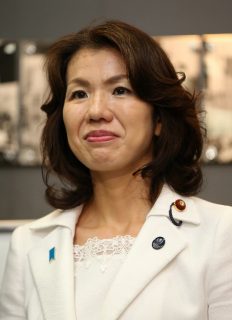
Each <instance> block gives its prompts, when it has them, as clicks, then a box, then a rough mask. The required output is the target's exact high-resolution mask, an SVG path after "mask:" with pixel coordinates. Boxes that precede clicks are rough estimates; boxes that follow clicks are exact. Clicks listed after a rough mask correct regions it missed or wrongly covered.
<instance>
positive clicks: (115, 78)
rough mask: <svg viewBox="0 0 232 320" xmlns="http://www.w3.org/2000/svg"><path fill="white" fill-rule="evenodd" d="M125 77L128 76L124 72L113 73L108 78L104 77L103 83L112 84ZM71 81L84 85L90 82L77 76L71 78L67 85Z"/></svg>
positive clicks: (87, 85) (86, 85) (88, 85)
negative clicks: (113, 74)
mask: <svg viewBox="0 0 232 320" xmlns="http://www.w3.org/2000/svg"><path fill="white" fill-rule="evenodd" d="M125 79H126V80H128V76H127V75H126V74H118V75H115V76H113V77H110V78H108V79H106V80H105V81H104V83H105V84H114V83H117V82H118V81H120V80H125ZM72 83H74V84H79V85H81V86H84V87H90V82H89V81H88V80H86V79H83V78H79V77H77V78H73V79H72V80H70V81H69V82H68V85H70V84H72Z"/></svg>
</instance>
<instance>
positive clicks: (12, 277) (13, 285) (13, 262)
mask: <svg viewBox="0 0 232 320" xmlns="http://www.w3.org/2000/svg"><path fill="white" fill-rule="evenodd" d="M24 238H25V237H24V235H23V232H22V229H21V228H18V229H16V230H15V231H14V232H13V234H12V237H11V242H10V247H9V252H8V256H7V261H6V268H5V273H4V276H3V282H2V287H1V290H0V319H1V320H19V319H20V320H26V314H25V310H24V279H23V278H24V265H25V260H26V258H25V255H24V254H23V251H24V250H25V246H24V243H25V241H24V240H23V239H24Z"/></svg>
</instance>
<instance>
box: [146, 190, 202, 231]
mask: <svg viewBox="0 0 232 320" xmlns="http://www.w3.org/2000/svg"><path fill="white" fill-rule="evenodd" d="M178 199H181V200H183V201H184V202H185V204H186V208H185V209H184V210H183V211H178V210H177V209H176V208H175V206H173V207H172V213H173V217H174V219H176V220H181V221H183V222H186V223H192V224H196V225H198V224H200V217H199V213H198V211H197V209H196V206H195V203H194V197H184V196H181V195H179V194H178V193H176V192H174V191H173V190H172V189H171V188H170V187H169V186H168V185H166V184H165V185H164V186H163V188H162V191H161V193H160V195H159V197H158V199H157V201H156V202H155V204H154V206H153V207H152V208H151V210H150V211H149V213H148V215H147V218H148V217H150V216H165V217H168V218H169V209H170V205H171V204H172V203H173V202H175V201H176V200H178Z"/></svg>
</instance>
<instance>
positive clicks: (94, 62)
mask: <svg viewBox="0 0 232 320" xmlns="http://www.w3.org/2000/svg"><path fill="white" fill-rule="evenodd" d="M94 72H95V73H96V74H101V75H102V76H104V74H111V73H112V74H114V73H118V72H119V73H122V72H123V73H127V72H126V65H125V61H124V59H123V57H122V56H121V54H120V53H119V52H118V51H117V50H116V49H113V48H101V49H92V48H83V49H80V50H79V51H77V52H76V53H75V54H74V55H73V56H72V58H71V60H70V62H69V64H68V67H67V78H70V77H72V76H73V75H74V74H75V75H76V74H89V75H94Z"/></svg>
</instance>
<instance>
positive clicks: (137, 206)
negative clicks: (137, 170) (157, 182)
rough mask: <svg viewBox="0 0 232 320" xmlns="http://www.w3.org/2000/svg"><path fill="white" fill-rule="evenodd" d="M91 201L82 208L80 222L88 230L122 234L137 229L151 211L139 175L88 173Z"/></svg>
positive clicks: (144, 183)
mask: <svg viewBox="0 0 232 320" xmlns="http://www.w3.org/2000/svg"><path fill="white" fill-rule="evenodd" d="M92 179H93V185H94V193H93V194H94V197H93V198H92V200H91V201H90V202H89V203H88V204H87V205H86V206H85V208H84V211H83V212H84V214H83V218H84V217H85V219H86V220H85V221H86V222H87V223H91V224H92V227H98V228H101V227H107V228H112V226H113V228H115V229H118V230H119V229H120V230H126V229H128V228H129V226H135V225H137V226H141V225H142V224H143V223H144V220H145V217H146V215H147V213H148V211H149V209H150V208H151V203H150V201H149V199H148V193H149V183H148V181H147V180H144V179H143V178H142V177H141V176H140V175H136V176H133V175H132V174H131V173H130V174H128V173H127V174H123V173H122V174H120V175H118V174H117V176H116V175H113V174H109V173H108V174H106V173H104V174H102V173H92Z"/></svg>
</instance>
